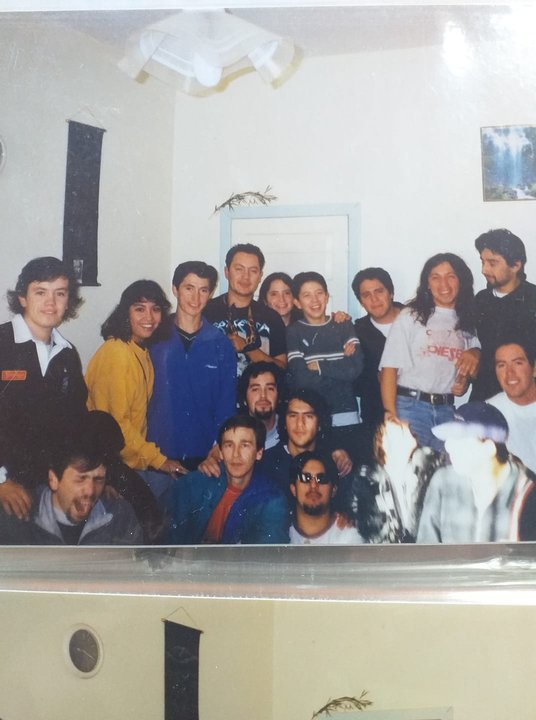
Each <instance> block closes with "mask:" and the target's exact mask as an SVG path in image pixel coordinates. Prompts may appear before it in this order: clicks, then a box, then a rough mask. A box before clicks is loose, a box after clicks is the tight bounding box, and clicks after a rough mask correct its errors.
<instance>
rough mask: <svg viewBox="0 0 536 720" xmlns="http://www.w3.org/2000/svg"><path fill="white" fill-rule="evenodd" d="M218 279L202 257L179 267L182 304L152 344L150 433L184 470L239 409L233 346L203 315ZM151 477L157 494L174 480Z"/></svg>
mask: <svg viewBox="0 0 536 720" xmlns="http://www.w3.org/2000/svg"><path fill="white" fill-rule="evenodd" d="M217 280H218V274H217V272H216V269H215V268H213V267H212V266H210V265H207V264H206V263H204V262H201V261H190V262H184V263H181V264H180V265H178V266H177V267H176V268H175V272H174V274H173V295H174V296H175V297H176V298H177V309H176V311H175V315H174V316H173V317H171V318H170V319H169V336H168V337H167V339H165V340H164V341H163V342H159V343H156V344H155V345H153V346H152V347H151V360H152V362H153V366H154V375H155V380H154V388H153V395H152V398H151V401H150V403H149V411H148V429H147V439H148V440H150V441H152V442H154V443H155V444H156V445H157V446H158V447H159V448H160V450H161V451H162V453H163V454H164V455H166V457H172V458H178V459H179V460H180V463H181V465H182V466H183V468H184V469H183V472H189V471H190V470H195V469H196V468H197V467H198V465H199V463H201V462H202V461H203V460H204V458H205V457H206V456H207V454H208V453H209V452H210V451H211V449H212V448H213V446H214V445H215V442H216V438H217V435H218V429H219V427H220V425H221V424H222V423H223V421H224V420H225V419H226V418H228V417H230V416H231V415H232V414H233V413H234V411H235V397H236V358H235V353H234V350H233V346H232V345H231V343H230V342H229V340H228V339H227V338H226V337H225V336H224V335H222V333H220V332H218V330H216V328H214V327H213V326H212V325H211V324H210V323H209V322H208V321H207V320H206V319H205V318H203V316H202V313H203V311H204V309H205V307H206V305H207V303H208V301H209V299H210V296H211V295H212V293H213V292H214V288H215V287H216V283H217ZM147 480H148V481H150V484H151V486H153V485H154V489H155V494H157V495H160V494H161V492H162V491H163V490H165V489H166V488H167V487H168V485H169V484H170V483H171V482H172V480H171V479H170V477H169V475H166V474H165V473H158V472H153V471H150V477H148V478H147Z"/></svg>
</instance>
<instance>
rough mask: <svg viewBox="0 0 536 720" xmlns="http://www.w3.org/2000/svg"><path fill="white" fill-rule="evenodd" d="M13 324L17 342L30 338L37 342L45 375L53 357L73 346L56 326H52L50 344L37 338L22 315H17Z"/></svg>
mask: <svg viewBox="0 0 536 720" xmlns="http://www.w3.org/2000/svg"><path fill="white" fill-rule="evenodd" d="M11 325H12V326H13V338H14V340H15V342H16V343H17V344H19V343H24V342H28V340H32V341H33V342H34V343H35V347H36V350H37V357H38V358H39V366H40V368H41V373H42V375H43V377H44V376H45V373H46V371H47V368H48V365H49V363H50V361H51V360H52V358H53V357H56V355H58V354H59V353H60V352H61V351H62V350H63V349H64V348H70V347H72V345H71V343H70V342H69V341H68V340H66V339H65V338H64V337H63V335H60V333H59V332H58V331H57V330H56V328H52V333H51V335H50V344H49V345H48V344H47V343H45V342H43V341H42V340H36V339H35V338H34V336H33V335H32V332H31V330H30V328H29V327H28V325H27V324H26V321H25V320H24V318H23V316H22V315H15V317H14V318H13V320H12V321H11Z"/></svg>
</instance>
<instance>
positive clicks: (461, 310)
mask: <svg viewBox="0 0 536 720" xmlns="http://www.w3.org/2000/svg"><path fill="white" fill-rule="evenodd" d="M445 262H446V263H449V264H450V265H451V267H452V269H453V270H454V272H455V274H456V277H457V278H458V282H459V284H460V289H459V292H458V296H457V297H456V301H455V305H454V309H455V310H456V314H457V315H458V321H457V322H456V330H464V331H465V332H469V333H474V332H475V322H474V317H473V298H474V292H473V273H472V272H471V270H470V269H469V268H468V266H467V264H466V263H465V261H464V260H462V259H461V257H459V256H458V255H454V253H450V252H444V253H437V255H433V256H432V257H431V258H429V259H428V260H427V261H426V262H425V263H424V267H423V269H422V272H421V277H420V280H419V287H418V288H417V292H416V294H415V297H414V298H412V299H411V300H410V301H409V303H408V307H409V309H410V310H411V313H412V314H413V315H414V317H416V318H417V320H418V321H419V322H420V323H422V324H423V325H426V323H427V322H428V320H429V319H430V317H431V316H432V314H433V312H434V310H435V303H434V299H433V297H432V295H431V293H430V290H429V289H428V279H429V277H430V274H431V272H432V270H433V269H434V268H435V267H437V266H438V265H441V263H445Z"/></svg>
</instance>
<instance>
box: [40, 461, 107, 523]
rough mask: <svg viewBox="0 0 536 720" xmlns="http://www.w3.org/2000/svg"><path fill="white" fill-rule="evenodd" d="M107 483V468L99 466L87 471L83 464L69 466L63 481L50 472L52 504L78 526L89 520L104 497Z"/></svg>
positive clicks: (49, 481) (64, 473) (62, 477)
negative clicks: (100, 499)
mask: <svg viewBox="0 0 536 720" xmlns="http://www.w3.org/2000/svg"><path fill="white" fill-rule="evenodd" d="M105 483H106V468H105V467H104V465H99V466H98V467H96V468H94V469H93V470H85V469H84V467H83V464H81V463H74V464H73V465H68V466H67V467H66V468H65V470H64V471H63V475H62V476H61V479H60V478H58V477H57V475H56V474H55V473H54V471H53V470H49V472H48V484H49V486H50V489H51V490H52V502H53V504H54V506H55V507H56V508H58V509H59V510H62V511H63V512H64V513H65V515H66V516H67V518H68V519H69V520H70V521H71V522H73V523H75V524H78V523H80V522H82V521H84V520H87V518H88V516H89V513H90V512H91V511H92V510H93V508H94V506H95V503H96V502H97V500H98V499H99V498H100V496H101V495H102V492H103V490H104V485H105Z"/></svg>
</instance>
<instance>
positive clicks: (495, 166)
mask: <svg viewBox="0 0 536 720" xmlns="http://www.w3.org/2000/svg"><path fill="white" fill-rule="evenodd" d="M480 142H481V147H482V184H483V191H484V201H494V200H536V126H534V125H502V126H493V127H483V128H481V130H480Z"/></svg>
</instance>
